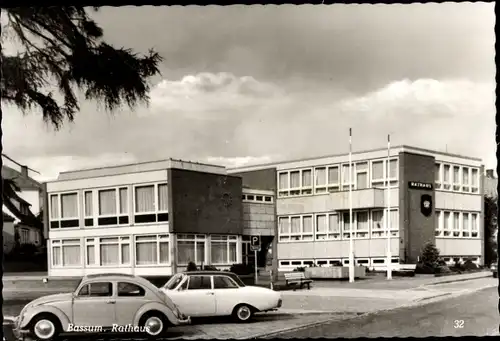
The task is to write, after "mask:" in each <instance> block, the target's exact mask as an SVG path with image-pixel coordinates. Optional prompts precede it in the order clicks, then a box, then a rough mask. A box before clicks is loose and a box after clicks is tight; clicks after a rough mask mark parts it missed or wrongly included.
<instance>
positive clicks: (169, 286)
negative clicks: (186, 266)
mask: <svg viewBox="0 0 500 341" xmlns="http://www.w3.org/2000/svg"><path fill="white" fill-rule="evenodd" d="M183 279H184V275H183V274H177V275H175V276H174V277H172V278H170V280H169V281H168V282H167V283H166V284H165V288H166V289H167V290H173V289H175V288H177V286H178V285H179V283H180V282H181V281H182V280H183Z"/></svg>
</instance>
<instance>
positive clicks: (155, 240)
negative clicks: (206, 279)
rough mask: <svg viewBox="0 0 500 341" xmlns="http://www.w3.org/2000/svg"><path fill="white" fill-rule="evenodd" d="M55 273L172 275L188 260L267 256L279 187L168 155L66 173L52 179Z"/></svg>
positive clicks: (223, 263)
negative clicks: (253, 248) (257, 186)
mask: <svg viewBox="0 0 500 341" xmlns="http://www.w3.org/2000/svg"><path fill="white" fill-rule="evenodd" d="M47 196H48V200H47V207H46V210H47V211H48V212H49V214H48V215H47V224H48V225H49V226H50V230H49V243H48V256H49V257H48V258H49V260H48V262H49V264H48V269H49V276H81V275H84V274H91V273H99V272H124V273H133V274H136V275H143V276H154V275H170V274H172V273H175V272H176V271H180V270H183V269H185V267H186V266H187V264H188V263H189V262H194V263H196V264H197V265H198V266H199V265H202V264H204V265H207V264H210V265H214V266H216V267H218V268H222V269H224V268H228V267H230V265H232V264H235V263H242V262H248V261H252V259H251V258H252V256H253V254H252V253H251V252H249V247H248V243H249V237H248V236H249V235H260V236H261V238H262V244H263V247H262V249H263V250H264V251H262V253H265V252H266V251H265V250H266V249H267V248H268V245H269V244H270V242H271V240H272V236H273V235H274V220H275V215H274V192H272V191H263V190H252V189H251V188H244V189H243V187H242V183H241V178H240V177H237V176H230V175H229V176H228V175H226V170H225V168H224V167H220V166H214V165H205V164H199V163H191V162H184V161H180V160H173V159H169V160H164V161H156V162H147V163H139V164H132V165H122V166H116V167H106V168H98V169H88V170H80V171H71V172H64V173H61V174H60V175H59V177H58V179H57V180H56V181H52V182H48V183H47Z"/></svg>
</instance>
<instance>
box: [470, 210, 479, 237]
mask: <svg viewBox="0 0 500 341" xmlns="http://www.w3.org/2000/svg"><path fill="white" fill-rule="evenodd" d="M471 237H474V238H477V237H479V214H477V213H472V214H471Z"/></svg>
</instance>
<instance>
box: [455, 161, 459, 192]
mask: <svg viewBox="0 0 500 341" xmlns="http://www.w3.org/2000/svg"><path fill="white" fill-rule="evenodd" d="M453 190H454V191H460V167H459V166H453Z"/></svg>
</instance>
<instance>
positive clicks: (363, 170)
mask: <svg viewBox="0 0 500 341" xmlns="http://www.w3.org/2000/svg"><path fill="white" fill-rule="evenodd" d="M356 188H357V189H365V188H368V162H361V163H356Z"/></svg>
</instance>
